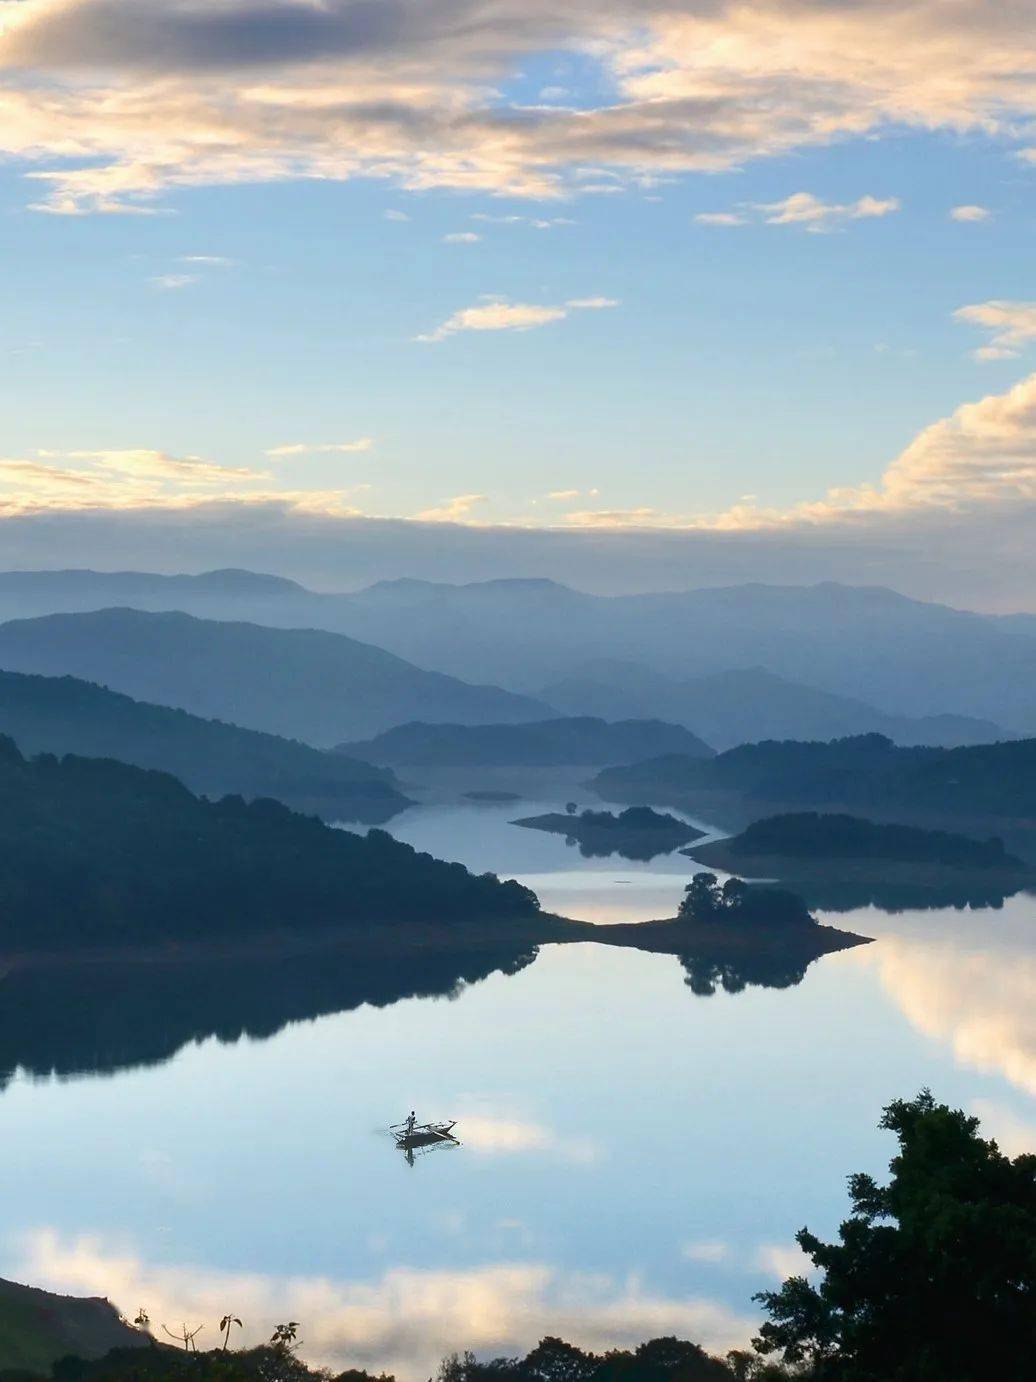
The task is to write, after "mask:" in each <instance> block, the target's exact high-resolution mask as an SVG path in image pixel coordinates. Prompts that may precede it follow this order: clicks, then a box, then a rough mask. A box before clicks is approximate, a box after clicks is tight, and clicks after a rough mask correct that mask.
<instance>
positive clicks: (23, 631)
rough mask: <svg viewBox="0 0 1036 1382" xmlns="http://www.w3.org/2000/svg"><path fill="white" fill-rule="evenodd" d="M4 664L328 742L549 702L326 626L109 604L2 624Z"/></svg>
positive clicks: (515, 713)
mask: <svg viewBox="0 0 1036 1382" xmlns="http://www.w3.org/2000/svg"><path fill="white" fill-rule="evenodd" d="M0 667H5V668H7V669H9V670H11V671H19V672H33V673H38V674H41V675H44V676H62V675H69V676H75V677H80V678H82V679H84V680H86V681H93V682H98V683H100V684H101V685H103V686H107V687H110V688H111V689H112V690H116V691H122V692H124V693H125V694H126V695H130V696H134V697H136V698H138V699H140V700H145V701H150V702H153V703H155V704H158V705H166V706H175V707H178V708H180V709H183V710H188V711H190V712H191V713H192V714H195V715H201V716H204V717H206V718H209V719H221V720H227V721H230V722H231V723H232V724H235V725H241V726H244V727H245V728H249V729H258V730H263V731H265V732H267V733H269V734H277V735H282V736H285V737H287V738H295V739H302V740H304V741H305V742H307V743H309V744H314V745H317V746H331V745H333V744H337V743H340V742H341V741H342V740H343V739H353V738H364V737H369V736H371V735H374V734H378V733H380V732H381V731H382V730H384V729H388V728H390V727H391V726H392V725H397V724H401V723H403V722H405V721H407V720H414V719H418V718H421V719H425V720H447V721H453V722H456V721H466V722H469V723H490V724H499V723H507V722H511V721H523V720H541V719H543V718H545V715H546V713H547V707H546V706H544V705H543V704H542V703H540V702H537V701H534V700H532V699H531V698H529V697H525V696H519V695H515V694H513V693H511V692H509V691H503V690H501V689H500V688H499V687H495V686H471V685H468V684H467V683H465V682H462V681H459V680H457V678H455V677H450V676H445V675H443V674H442V673H439V672H426V671H424V670H423V669H422V668H420V667H414V666H412V665H411V664H410V663H408V662H405V661H404V660H403V659H401V658H399V657H395V656H393V655H392V654H391V653H386V652H383V651H382V649H380V648H374V647H371V646H370V645H369V644H366V643H359V642H357V641H356V640H355V639H352V638H346V637H344V636H343V635H342V634H334V633H325V632H323V631H322V630H318V629H279V628H266V627H263V626H261V625H258V624H246V623H237V622H233V623H231V622H227V623H220V622H217V621H216V620H211V619H198V618H195V617H194V616H192V615H188V614H180V613H162V614H154V613H145V612H142V611H139V610H132V609H105V610H99V611H96V612H93V613H85V614H53V615H45V616H42V617H40V618H36V619H18V620H13V621H11V622H10V623H7V624H3V625H0Z"/></svg>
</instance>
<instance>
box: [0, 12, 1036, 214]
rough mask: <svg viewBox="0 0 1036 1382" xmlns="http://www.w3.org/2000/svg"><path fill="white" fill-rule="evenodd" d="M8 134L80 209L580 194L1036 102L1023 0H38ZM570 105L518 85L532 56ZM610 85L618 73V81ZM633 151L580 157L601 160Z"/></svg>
mask: <svg viewBox="0 0 1036 1382" xmlns="http://www.w3.org/2000/svg"><path fill="white" fill-rule="evenodd" d="M0 12H2V14H3V21H2V23H3V26H4V27H3V33H2V35H0V66H2V67H3V69H4V85H3V87H2V95H0V151H2V152H4V153H6V154H7V155H9V156H10V157H12V158H14V159H18V160H21V162H22V163H23V165H24V166H25V167H27V168H29V167H30V166H31V165H35V166H34V167H33V168H32V171H33V172H35V173H36V174H37V175H38V177H39V179H40V184H41V186H42V187H43V188H45V189H46V192H45V196H44V197H43V199H42V200H41V201H39V202H36V203H35V205H37V206H38V207H40V208H41V209H46V210H49V211H51V212H55V213H58V214H65V215H75V214H82V213H83V212H86V211H95V212H102V213H108V214H126V213H141V212H143V213H147V212H148V211H150V210H152V209H153V208H152V207H151V206H150V205H149V203H152V202H153V201H154V200H155V199H157V198H160V197H162V196H163V195H164V194H166V193H167V192H169V191H170V190H172V189H176V188H178V187H187V186H201V185H207V184H215V183H235V182H245V181H265V182H270V181H276V180H282V179H289V178H300V177H319V178H333V179H338V180H345V179H350V178H356V177H376V178H381V179H388V180H391V181H392V182H393V183H395V184H397V185H398V186H400V187H402V188H411V189H415V190H421V189H425V188H429V187H443V188H454V189H458V190H463V191H469V192H470V191H482V192H490V193H495V194H506V195H511V196H524V197H541V198H542V197H561V196H566V195H574V194H579V193H580V192H582V193H590V194H592V193H594V192H604V191H606V190H607V191H612V192H615V193H618V192H620V191H621V190H622V188H623V187H624V186H628V185H634V186H642V185H644V184H645V182H648V181H650V180H652V179H658V178H659V177H667V176H672V175H675V174H680V173H686V172H694V171H706V172H711V171H717V170H723V169H731V168H736V167H738V166H741V165H743V164H744V163H745V162H746V161H747V160H749V159H753V158H761V157H775V156H780V155H786V154H788V153H789V152H792V151H795V150H799V149H804V148H809V147H811V146H822V145H826V144H830V143H832V142H834V141H836V140H846V139H861V138H866V137H874V136H880V135H882V134H884V133H886V132H887V131H891V130H896V129H901V128H917V129H947V130H951V131H953V132H960V131H968V132H973V133H976V134H983V135H985V136H987V137H996V138H1002V139H1005V140H1007V139H1011V138H1013V137H1014V136H1015V132H1016V131H1017V130H1019V129H1024V128H1025V127H1026V122H1027V121H1031V119H1032V117H1033V115H1034V114H1036V82H1034V79H1033V71H1034V68H1036V35H1034V32H1033V24H1032V20H1031V9H1030V6H1029V4H1028V0H1001V3H999V4H997V5H988V4H982V3H981V0H965V2H964V3H959V4H954V5H947V4H945V3H943V0H888V2H887V3H881V4H880V6H879V5H878V4H877V0H868V3H863V4H861V3H857V2H856V0H831V3H828V4H823V5H821V4H817V3H816V0H712V2H711V3H707V4H706V3H702V0H645V3H644V4H641V5H636V6H632V5H630V3H629V0H573V3H571V4H570V5H567V6H563V7H558V6H557V5H554V4H548V3H547V2H546V0H495V3H493V4H492V5H486V4H484V3H482V0H394V2H393V3H391V4H390V3H384V4H380V5H369V4H355V3H346V0H326V3H322V4H319V5H317V4H308V3H307V4H299V3H295V2H294V0H235V3H233V4H219V5H198V4H189V3H186V2H185V0H21V3H18V4H11V3H7V4H5V5H4V6H3V9H2V11H0ZM548 50H550V51H559V50H560V51H566V50H568V51H572V52H578V53H579V54H580V56H581V59H582V60H584V61H586V62H589V63H591V64H593V68H592V70H591V72H590V74H589V77H588V80H587V82H586V84H585V85H586V91H585V93H580V94H581V95H584V94H585V95H586V96H588V97H589V99H583V100H578V101H577V103H576V105H575V106H574V107H573V108H565V107H560V106H546V105H540V106H538V107H529V106H528V105H526V104H523V103H522V102H520V101H517V100H513V99H509V96H508V84H509V79H510V78H511V77H512V76H513V75H514V74H516V73H517V72H518V71H519V70H520V68H521V65H522V63H523V61H524V60H525V59H526V58H527V57H529V56H530V55H536V54H540V53H543V52H544V51H548ZM601 93H607V94H606V95H604V96H602V95H601ZM586 168H591V169H600V170H604V172H606V173H611V174H615V175H617V181H615V182H612V183H609V182H608V180H607V179H606V178H604V177H600V176H599V177H596V178H591V179H582V180H581V179H580V178H579V177H578V176H577V171H578V170H580V169H586Z"/></svg>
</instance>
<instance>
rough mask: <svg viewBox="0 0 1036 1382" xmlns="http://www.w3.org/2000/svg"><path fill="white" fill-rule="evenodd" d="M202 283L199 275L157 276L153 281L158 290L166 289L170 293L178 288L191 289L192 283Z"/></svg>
mask: <svg viewBox="0 0 1036 1382" xmlns="http://www.w3.org/2000/svg"><path fill="white" fill-rule="evenodd" d="M200 281H201V280H200V279H199V277H198V275H197V274H157V275H156V276H155V277H154V278H152V279H151V282H152V283H153V284H154V285H155V287H156V288H165V289H167V290H168V291H170V292H172V291H175V289H177V288H189V287H190V286H191V284H192V283H199V282H200Z"/></svg>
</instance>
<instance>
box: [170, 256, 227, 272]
mask: <svg viewBox="0 0 1036 1382" xmlns="http://www.w3.org/2000/svg"><path fill="white" fill-rule="evenodd" d="M180 263H181V264H205V265H206V266H207V267H208V268H210V269H229V268H232V267H233V266H234V265H235V264H236V263H237V260H236V259H228V258H227V257H226V255H224V254H181V255H180Z"/></svg>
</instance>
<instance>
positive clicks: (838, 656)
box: [0, 572, 1036, 748]
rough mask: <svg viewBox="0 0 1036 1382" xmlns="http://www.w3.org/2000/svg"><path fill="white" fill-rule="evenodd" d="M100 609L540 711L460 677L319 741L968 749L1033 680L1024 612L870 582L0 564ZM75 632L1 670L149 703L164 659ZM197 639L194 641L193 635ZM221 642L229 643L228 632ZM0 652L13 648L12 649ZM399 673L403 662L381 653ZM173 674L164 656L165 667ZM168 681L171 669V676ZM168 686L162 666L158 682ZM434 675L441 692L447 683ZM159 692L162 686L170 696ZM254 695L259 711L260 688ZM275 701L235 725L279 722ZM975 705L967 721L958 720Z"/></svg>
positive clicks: (1013, 721)
mask: <svg viewBox="0 0 1036 1382" xmlns="http://www.w3.org/2000/svg"><path fill="white" fill-rule="evenodd" d="M113 605H126V606H132V607H134V608H137V609H142V610H148V609H151V610H183V611H187V612H189V613H193V614H195V615H197V616H199V617H200V618H203V619H210V620H211V619H222V620H238V621H240V620H246V621H252V622H254V623H259V624H264V625H269V626H271V627H280V628H284V629H292V628H294V629H307V628H308V629H324V630H330V631H333V632H337V633H342V634H347V635H349V636H350V637H351V638H354V639H359V640H363V641H364V642H366V643H369V644H373V645H375V647H376V648H379V649H386V650H388V651H389V652H392V653H394V654H396V655H397V656H398V657H402V658H405V659H408V660H409V661H410V662H412V663H414V664H416V665H417V667H420V668H426V669H434V670H436V671H438V672H440V673H445V674H448V675H450V676H453V677H459V678H462V679H464V680H465V681H468V682H475V683H492V684H495V685H496V686H498V687H506V688H508V689H509V690H510V691H511V692H512V693H515V692H520V693H523V694H524V695H525V696H527V697H531V698H532V700H533V701H535V703H536V706H538V709H536V708H534V707H533V706H532V705H530V703H529V702H528V701H526V702H515V701H513V700H512V701H509V702H506V705H507V707H508V709H507V710H506V712H504V711H502V710H500V709H499V706H500V702H499V700H498V701H497V706H498V708H497V710H496V713H493V710H492V707H488V706H483V705H482V704H479V703H478V702H477V701H475V702H473V701H471V699H470V688H469V689H468V692H467V693H466V694H467V695H468V697H469V699H468V701H466V702H465V705H464V707H463V710H464V712H465V713H461V710H462V707H461V706H460V705H459V704H458V702H457V700H456V698H457V697H459V696H460V695H461V694H462V693H461V692H459V691H458V690H457V688H456V687H453V688H450V694H451V695H453V697H454V698H455V699H454V703H453V709H452V711H451V710H450V708H449V705H448V704H447V703H446V702H444V703H443V710H442V713H441V714H440V713H439V711H438V709H436V711H435V713H434V714H430V713H428V704H426V707H425V710H424V712H422V711H421V710H420V709H419V708H417V707H416V706H414V705H413V703H412V702H411V707H410V709H409V710H407V709H406V708H405V707H404V706H403V705H402V704H401V703H395V702H391V703H389V704H387V705H386V707H385V710H386V714H385V715H383V716H382V718H381V719H380V721H376V722H375V721H368V722H364V723H355V725H354V727H352V728H350V727H343V729H342V730H341V732H338V733H337V734H335V733H334V731H333V728H332V729H331V736H332V738H333V739H334V740H335V741H338V742H340V741H341V740H342V739H345V738H348V737H352V738H358V737H361V736H363V735H368V734H372V733H378V732H380V731H381V730H383V729H385V728H389V727H390V725H391V724H392V723H397V724H398V723H402V722H404V721H405V720H411V719H425V720H428V719H436V718H441V719H445V720H449V719H452V720H455V721H460V722H464V721H465V720H466V721H467V722H469V723H478V722H480V723H493V722H507V721H511V722H514V721H520V720H527V719H543V718H546V717H547V715H546V713H545V712H544V702H546V703H547V704H548V705H549V706H550V707H551V708H553V709H555V710H557V711H561V712H563V713H566V714H590V715H598V716H602V717H603V718H606V719H629V718H661V719H665V720H669V721H671V722H674V723H679V724H684V725H686V726H687V727H688V728H690V729H691V730H692V731H693V732H695V733H697V734H699V735H700V736H701V737H702V738H703V739H704V740H705V741H706V742H707V743H712V744H713V745H714V746H715V747H718V748H723V747H728V746H730V745H731V744H733V743H736V742H744V741H751V740H755V739H760V738H768V737H778V738H831V737H835V736H839V735H845V734H856V733H861V732H871V731H876V732H881V733H886V734H888V735H889V736H890V737H892V738H894V739H896V740H897V741H898V742H903V743H920V742H931V743H937V744H951V743H976V742H988V741H990V740H992V739H995V738H997V737H1002V736H1003V735H1005V734H1007V733H1008V732H1013V733H1025V732H1027V731H1029V730H1031V729H1033V728H1036V707H1034V704H1033V699H1032V695H1031V691H1030V687H1031V686H1032V685H1033V683H1034V680H1036V624H1034V621H1033V620H1032V619H1030V618H1027V617H1018V618H1013V619H1012V618H997V617H989V616H984V615H978V614H971V613H967V612H964V611H960V610H954V609H950V608H947V607H946V606H941V605H935V604H925V603H922V602H920V601H916V600H910V599H907V598H905V597H903V596H900V595H897V594H895V593H894V592H892V591H889V590H883V589H879V588H856V587H849V586H840V585H835V584H825V585H818V586H809V587H799V586H764V585H747V586H735V587H730V588H726V589H703V590H692V591H686V592H673V593H661V594H650V595H628V596H611V597H609V596H598V595H589V594H584V593H582V592H579V591H575V590H571V589H569V588H567V587H565V586H560V585H557V584H556V583H554V582H551V581H536V580H516V581H500V580H497V581H487V582H482V583H478V584H473V585H461V586H453V585H438V584H434V583H431V582H425V581H412V580H399V581H389V582H382V583H379V584H378V585H375V586H372V587H370V588H369V589H367V590H362V591H359V592H357V593H354V594H316V593H313V592H310V591H307V590H305V589H303V588H302V587H301V586H298V585H296V584H295V583H294V582H291V581H283V580H280V579H279V578H276V577H271V576H262V575H252V574H251V573H247V572H214V573H210V574H208V575H205V576H199V577H184V576H177V577H165V576H152V575H146V574H138V573H124V574H105V573H95V572H85V573H84V572H75V573H61V572H30V573H7V574H6V575H3V576H0V612H2V613H3V614H5V615H6V616H7V617H8V618H15V617H17V616H22V617H25V616H30V615H44V614H48V613H51V612H54V611H61V610H69V611H75V610H79V611H83V610H98V609H103V608H106V607H111V606H113ZM75 627H76V626H75V625H74V624H72V625H68V626H65V627H64V629H63V630H62V632H61V638H60V640H59V639H58V637H57V631H56V630H55V629H54V628H53V626H51V628H49V629H44V630H42V631H35V632H30V631H29V630H25V631H23V632H22V633H19V634H18V635H14V634H12V633H10V632H6V631H5V632H4V634H3V636H2V637H0V665H3V666H7V667H17V668H19V669H20V670H26V671H43V672H51V673H53V672H70V673H73V674H75V675H80V676H85V677H88V678H89V679H92V680H101V681H105V682H106V683H107V684H109V685H113V686H115V687H116V689H120V690H126V691H128V692H129V693H130V694H135V695H138V696H141V697H142V698H144V699H159V697H157V696H156V695H155V694H154V690H155V685H156V681H157V684H158V686H159V689H161V687H162V684H163V683H162V681H161V677H162V674H163V673H162V671H158V672H156V674H155V680H153V681H151V682H149V683H148V684H146V685H145V684H143V683H142V680H141V679H142V678H144V677H145V676H146V672H145V670H144V668H143V663H142V665H141V668H140V669H135V670H133V672H132V675H133V677H134V681H133V684H125V683H123V682H121V681H120V680H119V671H120V667H119V657H118V650H119V648H120V646H125V644H124V643H123V642H122V641H121V640H123V639H124V637H125V635H124V634H123V633H122V632H121V631H119V630H118V629H117V628H113V629H111V630H108V631H107V633H106V636H107V637H109V638H110V639H111V642H110V645H109V646H107V647H105V646H101V647H100V648H98V649H97V650H96V651H95V652H94V653H91V654H90V655H89V656H88V655H87V653H86V652H84V651H83V649H82V647H81V644H83V643H89V642H90V641H91V640H92V636H91V635H90V634H89V633H88V632H84V633H83V634H82V635H77V634H75V632H74V630H75ZM86 627H88V628H89V627H93V628H96V627H97V626H86ZM98 632H99V630H98ZM194 634H195V636H200V634H199V631H198V630H194ZM135 636H136V635H135ZM179 637H180V638H181V639H182V638H183V637H184V635H183V634H182V633H181V634H180V635H179ZM227 641H228V645H229V643H230V641H231V640H230V638H229V635H228V640H227ZM62 644H63V645H65V652H64V654H63V656H64V657H66V658H68V657H72V656H73V650H74V657H75V658H76V659H77V661H76V665H68V663H67V662H66V663H64V664H62V662H61V661H60V659H59V658H58V654H59V653H60V651H61V647H62ZM188 646H189V640H188ZM266 646H267V649H268V654H266V655H269V656H275V655H276V656H278V657H284V656H286V655H287V654H286V651H285V648H286V646H287V645H283V644H282V645H273V644H269V645H266ZM275 646H276V647H277V649H278V650H277V651H276V653H275V652H274V648H275ZM311 646H312V647H313V648H314V654H313V655H314V657H317V653H316V649H317V647H318V646H319V649H320V651H319V656H318V657H317V660H318V662H319V664H320V666H321V667H322V668H323V671H322V673H321V675H325V676H326V675H329V674H331V673H332V672H333V671H335V669H337V672H338V674H339V675H345V674H346V672H347V668H346V661H347V657H346V653H345V650H344V649H343V648H342V646H341V645H339V652H338V653H337V654H336V655H332V654H331V653H330V651H329V649H330V648H331V647H333V646H334V645H329V644H321V645H317V644H312V645H311ZM132 648H133V655H134V656H135V657H140V658H142V657H143V652H144V650H143V648H141V647H140V646H139V645H138V644H136V643H135V644H133V645H132ZM183 654H184V648H183V647H181V648H180V655H183ZM255 656H259V657H262V656H264V654H263V653H261V652H256V653H255ZM348 656H349V658H352V659H354V660H357V661H358V662H359V663H360V664H363V662H364V659H365V658H366V659H368V660H370V659H371V657H372V652H371V650H369V649H368V650H366V651H365V652H363V653H361V652H360V651H359V650H357V649H356V648H351V649H350V650H349V654H348ZM12 657H22V658H24V659H26V660H25V661H19V662H14V661H12V660H11V659H12ZM40 659H43V660H45V662H46V665H42V663H41V661H40ZM55 659H58V660H55ZM329 659H330V660H329ZM335 659H337V660H335ZM381 666H382V668H385V667H386V666H387V664H385V663H384V662H382V663H381ZM252 670H253V673H254V672H255V668H253V669H252ZM411 670H412V669H411ZM217 671H218V667H214V668H213V679H214V681H218V680H219V677H218V676H217ZM396 671H397V673H398V674H399V675H402V669H400V668H398V666H397V668H396ZM175 672H176V668H175V667H173V666H171V665H170V666H168V673H169V676H170V678H173V674H174V673H175ZM730 673H737V674H738V675H737V676H733V677H732V676H730V675H728V674H730ZM354 674H355V675H358V673H354ZM384 674H385V675H387V672H386V673H384ZM127 675H128V673H127ZM226 675H227V677H228V678H230V679H231V680H232V681H233V680H234V678H235V677H236V679H237V683H238V684H237V688H236V694H237V695H238V696H239V697H240V704H242V705H245V704H246V703H247V698H246V696H245V692H244V690H243V686H242V683H244V682H246V681H247V679H248V675H249V672H248V668H247V665H242V662H241V659H240V658H239V659H238V660H237V666H236V668H235V667H234V666H229V667H228V668H227V669H226ZM370 675H371V676H372V677H373V671H371V673H370ZM379 675H381V673H379ZM295 678H296V680H297V681H298V682H299V685H300V694H301V693H302V692H303V690H304V689H305V685H306V676H305V674H304V672H303V670H302V668H301V667H297V668H296V670H295ZM774 678H780V679H781V681H779V682H778V681H775V680H774ZM179 680H180V682H181V683H182V682H183V680H184V676H183V673H182V672H181V674H180V677H179ZM686 683H690V685H687V684H686ZM176 684H177V682H176V680H175V679H173V680H171V681H170V682H169V687H172V686H174V685H176ZM359 684H360V685H362V683H359ZM379 685H380V683H378V682H377V681H374V680H372V681H371V682H369V683H368V690H367V695H368V696H370V697H372V698H373V697H376V696H380V695H382V694H383V693H382V692H381V691H380V690H378V686H379ZM434 689H435V688H433V686H432V685H431V684H430V683H427V682H426V683H425V685H424V689H423V690H422V691H421V692H420V694H421V695H423V696H424V697H425V699H426V702H427V701H428V698H429V696H431V694H432V692H433V690H434ZM438 689H439V692H441V693H442V695H443V696H447V688H445V687H443V686H441V685H440V686H439V688H438ZM181 693H182V690H181ZM170 694H171V692H170V690H169V689H168V688H167V690H166V697H165V699H166V700H167V701H168V698H169V695H170ZM191 694H200V691H197V690H195V691H192V693H191ZM255 694H256V697H257V705H258V704H259V703H261V700H262V697H261V691H260V689H259V688H256V691H255ZM497 695H499V693H497ZM448 699H449V698H448V696H447V701H448ZM432 703H434V702H429V704H432ZM184 704H185V705H186V706H187V708H189V709H193V710H195V711H197V713H201V714H210V715H212V714H224V713H225V712H226V704H225V698H224V699H223V700H220V701H219V703H218V704H216V703H215V702H213V703H208V702H206V703H204V704H199V703H193V702H192V703H191V704H189V705H187V703H186V701H185V702H184ZM476 707H477V713H476ZM360 709H361V710H362V713H363V714H365V715H370V716H373V715H375V713H376V711H375V709H374V707H372V706H366V707H361V708H360ZM318 712H319V725H320V733H319V735H318V732H317V727H316V726H317V718H318ZM262 713H263V715H264V716H265V715H268V714H270V713H273V712H270V711H269V710H264V711H263V712H262ZM310 713H311V715H312V716H313V717H314V718H313V723H312V724H311V726H310V732H309V734H308V735H307V736H305V737H309V738H314V739H318V740H319V742H324V741H325V740H326V739H327V736H326V735H324V734H323V726H324V725H325V723H326V718H327V717H326V715H325V713H324V712H323V711H322V710H320V707H319V702H316V703H314V705H313V706H311V708H310ZM357 713H358V714H359V713H360V712H359V711H358V712H357ZM547 713H549V712H547ZM283 715H284V712H282V713H281V716H280V717H276V716H275V718H274V719H273V720H272V721H270V720H268V719H265V718H264V719H263V721H262V723H258V722H256V721H253V720H251V719H250V720H248V721H247V723H249V724H255V727H258V728H265V729H273V730H275V731H276V732H280V733H295V732H296V730H295V728H294V727H293V726H288V725H286V723H285V720H284V718H283ZM393 716H394V717H395V718H393ZM933 717H934V718H933ZM944 717H948V718H944ZM230 718H233V717H230ZM918 718H920V719H921V720H922V723H921V724H917V723H916V720H917V719H918ZM238 719H239V721H240V716H239V717H238ZM975 719H977V720H978V721H979V723H977V724H976V723H973V721H974V720H975ZM333 723H335V722H334V721H332V725H333Z"/></svg>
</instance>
